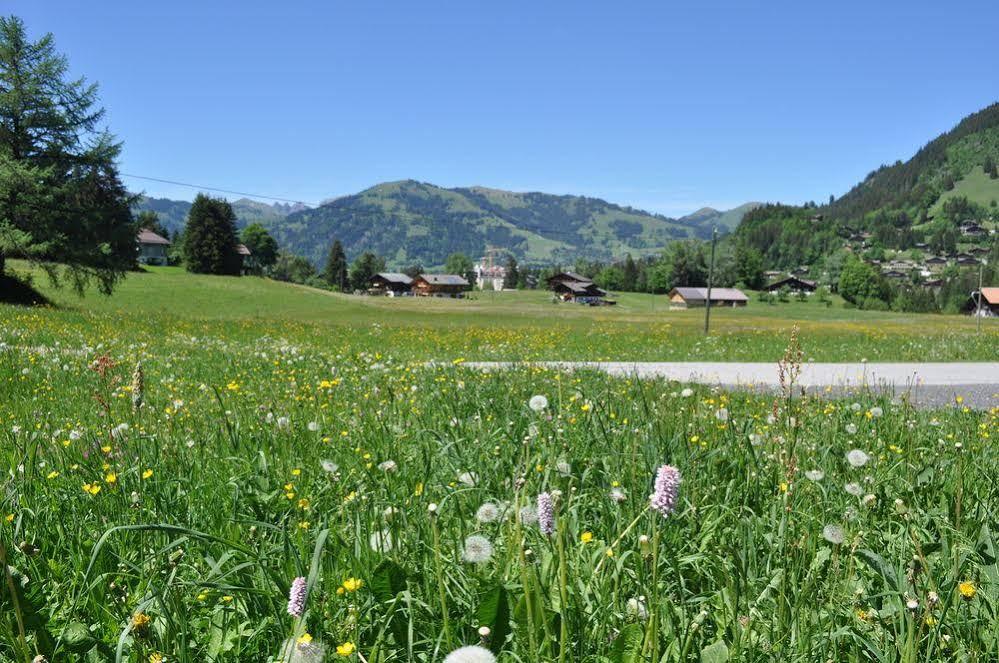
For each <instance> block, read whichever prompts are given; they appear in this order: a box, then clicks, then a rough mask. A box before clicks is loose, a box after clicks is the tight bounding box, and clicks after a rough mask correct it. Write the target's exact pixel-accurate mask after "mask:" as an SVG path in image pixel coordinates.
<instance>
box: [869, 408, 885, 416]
mask: <svg viewBox="0 0 999 663" xmlns="http://www.w3.org/2000/svg"><path fill="white" fill-rule="evenodd" d="M884 413H885V411H884V410H882V409H881V408H879V407H877V406H874V407H872V408H871V416H872V417H874V418H875V419H877V418H878V417H880V416H881V415H883V414H884Z"/></svg>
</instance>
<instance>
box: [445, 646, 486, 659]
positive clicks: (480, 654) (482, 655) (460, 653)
mask: <svg viewBox="0 0 999 663" xmlns="http://www.w3.org/2000/svg"><path fill="white" fill-rule="evenodd" d="M444 663H496V657H495V656H494V655H493V653H492V652H491V651H489V650H488V649H486V648H485V647H480V646H479V645H469V646H467V647H461V648H459V649H455V650H454V651H453V652H451V653H450V654H448V655H447V656H445V657H444Z"/></svg>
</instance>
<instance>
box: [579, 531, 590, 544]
mask: <svg viewBox="0 0 999 663" xmlns="http://www.w3.org/2000/svg"><path fill="white" fill-rule="evenodd" d="M579 540H580V541H581V542H582V543H589V542H590V541H592V540H593V532H583V533H582V534H580V535H579Z"/></svg>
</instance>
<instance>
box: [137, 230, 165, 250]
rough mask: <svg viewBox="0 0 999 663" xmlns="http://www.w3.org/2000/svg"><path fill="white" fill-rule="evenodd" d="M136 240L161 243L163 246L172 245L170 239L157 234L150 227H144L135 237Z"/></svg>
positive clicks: (144, 242)
mask: <svg viewBox="0 0 999 663" xmlns="http://www.w3.org/2000/svg"><path fill="white" fill-rule="evenodd" d="M135 241H136V242H138V243H139V244H161V245H163V246H169V245H170V240H168V239H167V238H166V237H163V236H161V235H157V234H156V233H154V232H153V231H152V230H149V229H148V228H143V229H142V230H140V231H139V234H138V235H137V236H136V238H135Z"/></svg>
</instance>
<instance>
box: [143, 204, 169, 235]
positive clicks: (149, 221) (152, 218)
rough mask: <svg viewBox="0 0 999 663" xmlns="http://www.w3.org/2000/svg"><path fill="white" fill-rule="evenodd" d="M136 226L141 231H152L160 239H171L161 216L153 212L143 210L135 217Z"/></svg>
mask: <svg viewBox="0 0 999 663" xmlns="http://www.w3.org/2000/svg"><path fill="white" fill-rule="evenodd" d="M135 225H136V227H137V228H139V229H143V228H144V229H146V230H151V231H153V232H154V233H156V234H157V235H159V236H160V237H165V238H167V239H170V231H169V230H167V229H166V226H164V225H163V224H162V223H161V222H160V216H159V214H157V213H156V212H153V211H152V210H143V211H142V212H139V213H138V215H136V217H135Z"/></svg>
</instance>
